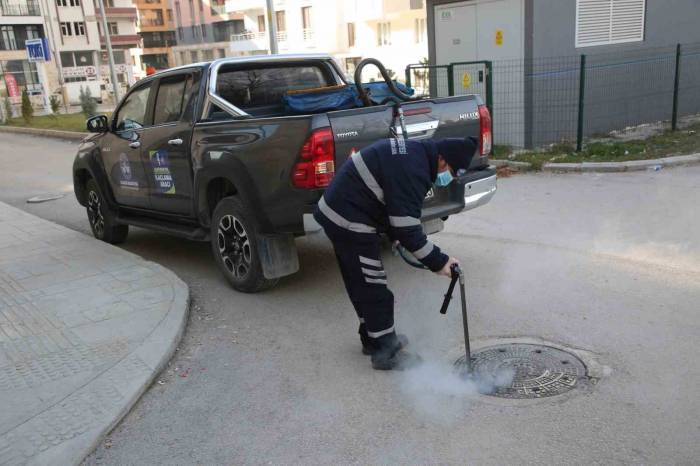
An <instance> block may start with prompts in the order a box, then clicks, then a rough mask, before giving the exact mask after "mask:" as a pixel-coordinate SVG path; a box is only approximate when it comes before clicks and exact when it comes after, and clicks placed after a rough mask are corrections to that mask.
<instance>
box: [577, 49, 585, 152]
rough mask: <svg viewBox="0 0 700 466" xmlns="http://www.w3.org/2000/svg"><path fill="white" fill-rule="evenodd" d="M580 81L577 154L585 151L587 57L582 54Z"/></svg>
mask: <svg viewBox="0 0 700 466" xmlns="http://www.w3.org/2000/svg"><path fill="white" fill-rule="evenodd" d="M580 66H581V67H580V70H579V80H578V128H577V131H576V152H581V150H582V149H583V102H584V100H585V97H586V96H585V94H586V55H585V54H581V65H580Z"/></svg>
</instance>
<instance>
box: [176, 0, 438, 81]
mask: <svg viewBox="0 0 700 466" xmlns="http://www.w3.org/2000/svg"><path fill="white" fill-rule="evenodd" d="M265 3H266V2H265V0H226V4H225V9H226V12H227V13H235V14H237V15H239V17H242V19H243V22H244V29H245V31H244V32H242V33H240V34H234V35H232V36H231V40H230V41H229V42H217V43H204V44H196V45H195V44H193V45H178V46H177V47H175V58H176V61H177V63H178V64H180V65H182V64H187V63H192V62H195V61H206V60H210V59H212V58H219V57H221V56H223V54H224V52H225V54H226V56H241V55H252V54H267V53H269V52H270V46H269V35H268V34H269V30H270V28H269V24H268V20H267V15H266V10H265ZM423 3H424V2H422V1H420V0H418V1H417V0H275V2H274V8H275V21H276V23H277V26H278V27H277V45H278V50H279V52H280V53H304V52H321V53H329V54H331V55H333V56H334V57H336V58H337V59H338V61H339V62H340V63H341V65H342V66H343V67H344V68H345V69H346V70H347V71H348V72H350V73H352V72H353V71H354V65H355V64H356V63H357V62H359V61H360V60H361V59H362V58H367V57H373V58H378V59H379V60H380V61H382V62H383V63H384V65H385V66H386V67H387V68H389V69H391V70H392V71H393V72H394V73H395V75H396V77H397V78H398V79H403V77H404V69H405V67H406V65H408V64H411V63H418V62H420V61H421V60H422V59H426V58H427V56H428V43H427V36H426V13H425V6H424V4H423ZM353 31H354V34H353ZM353 36H354V37H353ZM378 77H379V73H378V72H377V70H375V69H373V68H372V69H370V68H368V69H367V74H366V75H365V76H364V77H363V79H365V80H369V79H372V78H374V79H377V78H378Z"/></svg>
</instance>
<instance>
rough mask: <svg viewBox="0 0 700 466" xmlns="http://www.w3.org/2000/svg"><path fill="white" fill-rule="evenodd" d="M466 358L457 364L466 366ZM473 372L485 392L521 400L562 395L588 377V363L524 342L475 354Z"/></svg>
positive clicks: (570, 355)
mask: <svg viewBox="0 0 700 466" xmlns="http://www.w3.org/2000/svg"><path fill="white" fill-rule="evenodd" d="M464 361H465V357H464V356H462V357H461V358H460V359H458V360H457V361H456V362H455V365H456V366H458V367H463V366H464ZM471 375H472V377H473V378H474V379H475V380H476V381H477V382H478V383H477V386H478V387H479V391H480V392H481V393H482V394H484V395H491V396H497V397H501V398H520V399H522V398H543V397H548V396H555V395H560V394H562V393H566V392H568V391H569V390H572V389H573V388H575V387H576V386H577V384H579V383H580V382H582V381H583V380H585V379H586V378H587V372H586V366H585V365H584V364H583V362H582V361H581V360H580V359H579V358H577V357H576V356H574V355H573V354H571V353H568V352H566V351H562V350H560V349H557V348H552V347H550V346H543V345H532V344H524V343H513V344H504V345H497V346H490V347H488V348H483V349H480V350H478V351H476V352H474V353H472V374H471Z"/></svg>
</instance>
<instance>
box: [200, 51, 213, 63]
mask: <svg viewBox="0 0 700 466" xmlns="http://www.w3.org/2000/svg"><path fill="white" fill-rule="evenodd" d="M202 55H203V57H204V60H206V61H210V60H213V59H214V50H212V49H206V50H202Z"/></svg>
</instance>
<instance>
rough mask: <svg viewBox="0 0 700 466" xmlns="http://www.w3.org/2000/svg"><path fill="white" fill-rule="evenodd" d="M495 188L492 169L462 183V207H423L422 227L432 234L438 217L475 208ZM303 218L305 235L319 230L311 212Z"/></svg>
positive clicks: (493, 192)
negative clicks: (480, 176) (486, 173)
mask: <svg viewBox="0 0 700 466" xmlns="http://www.w3.org/2000/svg"><path fill="white" fill-rule="evenodd" d="M496 189H497V181H496V173H495V171H494V173H493V175H491V176H487V177H486V178H480V179H477V180H474V181H470V182H468V183H465V184H464V207H462V209H461V210H460V208H459V205H460V204H461V203H456V202H454V203H452V204H454V207H452V208H450V206H449V205H448V206H445V205H441V206H434V207H431V208H428V209H424V211H423V228H424V229H425V230H426V234H432V233H436V232H438V231H440V230H442V228H441V227H442V225H441V224H442V220H441V219H440V217H443V216H447V215H450V214H454V213H459V212H466V211H467V210H471V209H475V208H477V207H479V206H482V205H484V204H486V203H488V202H489V201H490V200H491V198H492V197H493V196H494V194H496ZM450 211H451V212H450ZM303 218H304V231H305V233H306V234H307V235H308V234H311V233H317V232H319V231H321V229H322V228H321V225H319V224H318V223H317V222H316V220H315V219H314V216H313V214H310V213H306V214H304V216H303Z"/></svg>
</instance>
